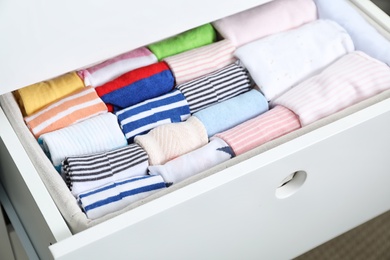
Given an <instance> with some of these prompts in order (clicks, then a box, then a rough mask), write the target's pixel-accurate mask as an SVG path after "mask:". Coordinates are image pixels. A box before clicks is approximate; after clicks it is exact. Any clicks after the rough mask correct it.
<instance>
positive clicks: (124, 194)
mask: <svg viewBox="0 0 390 260" xmlns="http://www.w3.org/2000/svg"><path fill="white" fill-rule="evenodd" d="M166 187H167V186H166V184H165V182H164V180H163V178H162V177H161V176H153V175H147V176H140V177H131V178H128V179H124V180H122V181H117V182H113V183H109V184H106V185H104V186H101V187H99V188H96V189H92V190H90V191H87V192H84V193H81V194H79V196H78V198H77V200H78V202H79V204H80V206H81V208H82V209H83V210H84V212H85V214H86V215H87V218H89V219H97V218H100V217H102V216H104V215H107V214H109V213H112V212H115V211H118V210H121V209H123V208H124V207H126V206H128V205H130V204H132V203H133V202H136V201H138V200H141V199H144V198H146V197H148V196H150V195H151V194H153V193H155V192H157V191H159V190H161V189H164V188H166Z"/></svg>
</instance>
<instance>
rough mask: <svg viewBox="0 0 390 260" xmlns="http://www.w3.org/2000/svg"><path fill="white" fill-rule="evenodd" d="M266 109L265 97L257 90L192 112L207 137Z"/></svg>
mask: <svg viewBox="0 0 390 260" xmlns="http://www.w3.org/2000/svg"><path fill="white" fill-rule="evenodd" d="M267 110H268V102H267V99H266V98H265V97H264V96H263V95H262V94H261V93H260V92H259V91H257V90H255V89H252V90H250V91H248V92H246V93H244V94H241V95H239V96H236V97H234V98H231V99H228V100H226V101H223V102H221V103H218V104H215V105H213V106H210V107H208V108H205V109H203V110H201V111H198V112H196V113H194V114H193V116H195V117H197V118H198V119H199V120H200V121H201V122H202V123H203V125H204V126H205V128H206V130H207V135H208V137H211V136H213V135H215V134H217V133H219V132H222V131H225V130H228V129H230V128H232V127H234V126H236V125H238V124H241V123H243V122H245V121H247V120H249V119H251V118H253V117H255V116H258V115H260V114H262V113H264V112H266V111H267Z"/></svg>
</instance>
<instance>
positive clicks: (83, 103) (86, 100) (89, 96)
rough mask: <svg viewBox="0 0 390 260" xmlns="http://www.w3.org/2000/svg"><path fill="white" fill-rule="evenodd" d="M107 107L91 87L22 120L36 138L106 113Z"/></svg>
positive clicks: (82, 89)
mask: <svg viewBox="0 0 390 260" xmlns="http://www.w3.org/2000/svg"><path fill="white" fill-rule="evenodd" d="M106 112H107V107H106V105H105V104H104V103H103V101H102V100H101V99H100V98H99V96H98V95H97V94H96V91H95V89H94V88H92V87H86V88H81V89H79V90H76V91H75V92H73V93H72V94H70V95H68V96H66V97H64V98H62V99H60V100H59V101H57V102H54V103H52V104H50V105H47V106H46V107H43V108H42V109H41V110H39V111H37V112H35V113H34V114H32V115H30V116H27V117H25V118H24V121H25V122H26V124H27V126H28V128H29V129H30V130H31V132H32V133H33V135H34V136H35V137H36V138H38V137H39V136H41V135H42V134H44V133H48V132H52V131H55V130H58V129H61V128H64V127H66V126H69V125H73V124H74V123H77V122H80V121H82V120H85V119H88V118H90V117H93V116H96V115H99V114H102V113H106Z"/></svg>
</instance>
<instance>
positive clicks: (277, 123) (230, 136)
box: [213, 106, 301, 155]
mask: <svg viewBox="0 0 390 260" xmlns="http://www.w3.org/2000/svg"><path fill="white" fill-rule="evenodd" d="M300 126H301V125H300V123H299V119H298V117H297V115H295V114H294V113H293V112H292V111H290V110H289V109H287V108H285V107H283V106H276V107H274V108H272V109H270V110H269V111H267V112H265V113H264V114H261V115H259V116H257V117H255V118H253V119H250V120H248V121H246V122H244V123H242V124H240V125H237V126H236V127H233V128H231V129H229V130H227V131H225V132H222V133H218V134H216V135H215V137H219V138H221V139H223V140H224V141H225V142H226V143H227V144H228V145H229V146H230V147H231V148H232V149H233V151H234V153H235V154H236V155H240V154H243V153H245V152H247V151H249V150H251V149H253V148H255V147H257V146H260V145H262V144H264V143H266V142H268V141H271V140H273V139H276V138H278V137H280V136H282V135H285V134H287V133H290V132H292V131H294V130H296V129H298V128H300ZM213 138H214V137H213Z"/></svg>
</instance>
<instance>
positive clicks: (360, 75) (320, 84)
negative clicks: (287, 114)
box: [272, 51, 390, 126]
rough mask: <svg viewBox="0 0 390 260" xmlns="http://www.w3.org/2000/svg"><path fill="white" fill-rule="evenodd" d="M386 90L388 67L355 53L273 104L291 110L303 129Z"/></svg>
mask: <svg viewBox="0 0 390 260" xmlns="http://www.w3.org/2000/svg"><path fill="white" fill-rule="evenodd" d="M389 88H390V67H389V66H387V65H386V64H384V63H382V62H381V61H379V60H376V59H374V58H372V57H370V56H368V55H367V54H365V53H363V52H361V51H355V52H351V53H350V54H347V55H345V56H343V57H342V58H341V59H339V60H337V61H336V62H335V63H333V64H332V65H330V66H329V67H328V68H326V69H325V70H324V71H323V72H321V73H320V74H319V75H316V76H314V77H312V78H310V79H308V80H306V81H304V82H302V83H301V84H299V85H298V86H296V87H294V88H293V89H291V90H289V91H288V92H286V93H285V94H283V95H282V96H280V97H279V98H277V99H276V100H275V101H274V102H272V105H273V106H274V105H282V106H285V107H287V108H288V109H290V110H292V111H293V112H294V113H295V114H297V115H298V116H299V120H300V122H301V124H302V126H305V125H308V124H311V123H313V122H314V121H316V120H318V119H320V118H323V117H326V116H328V115H331V114H333V113H335V112H338V111H340V110H342V109H344V108H346V107H348V106H351V105H353V104H356V103H358V102H360V101H362V100H364V99H366V98H369V97H371V96H374V95H376V94H379V93H380V92H382V91H384V90H387V89H389Z"/></svg>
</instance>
